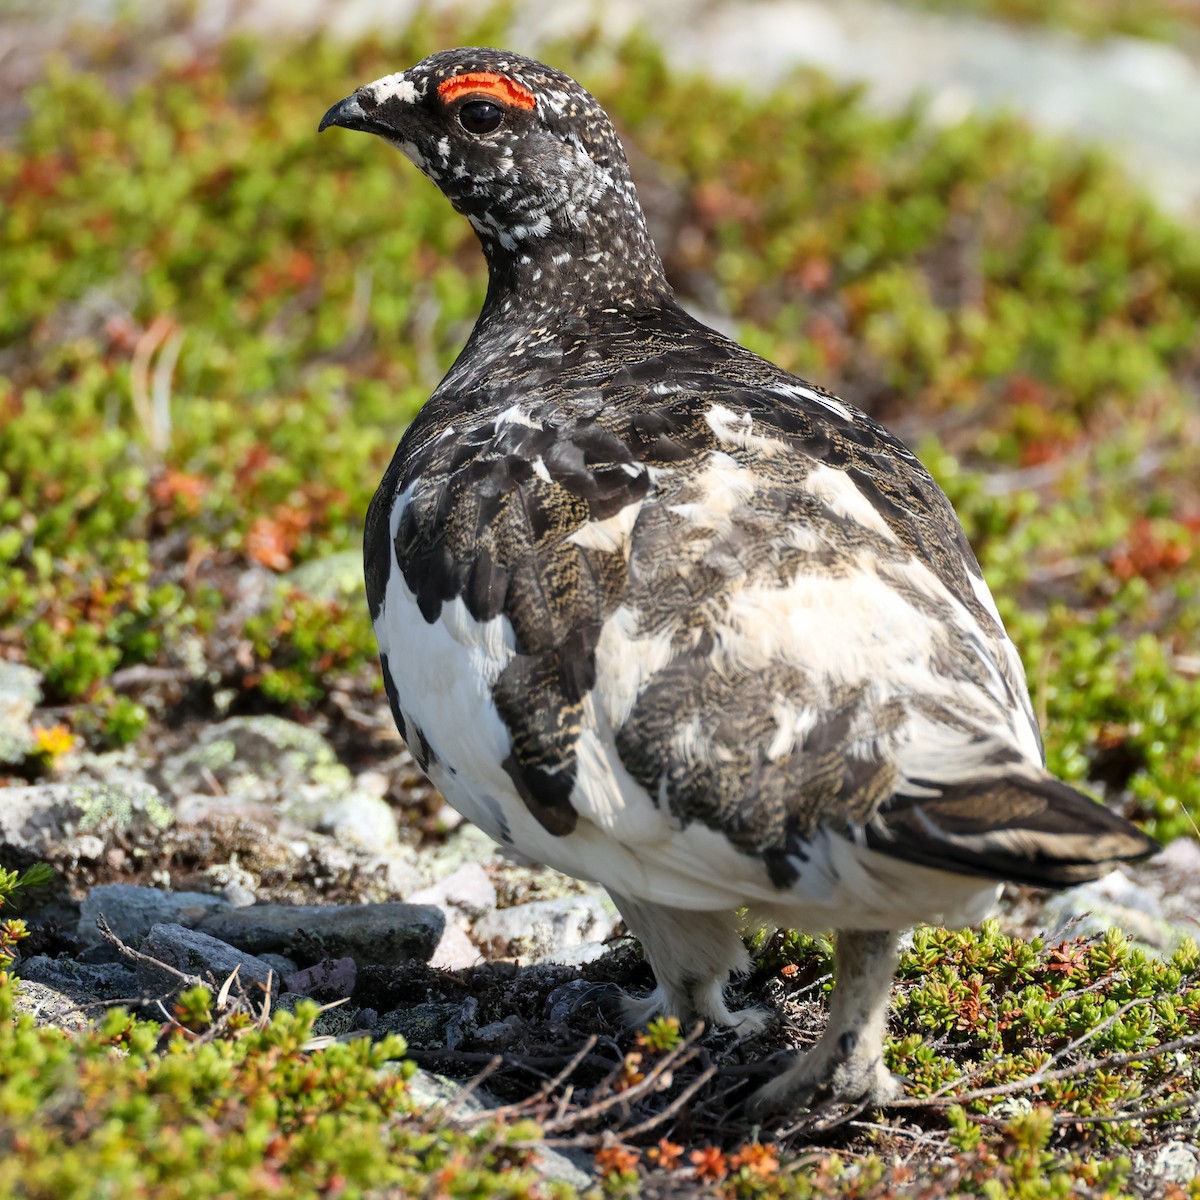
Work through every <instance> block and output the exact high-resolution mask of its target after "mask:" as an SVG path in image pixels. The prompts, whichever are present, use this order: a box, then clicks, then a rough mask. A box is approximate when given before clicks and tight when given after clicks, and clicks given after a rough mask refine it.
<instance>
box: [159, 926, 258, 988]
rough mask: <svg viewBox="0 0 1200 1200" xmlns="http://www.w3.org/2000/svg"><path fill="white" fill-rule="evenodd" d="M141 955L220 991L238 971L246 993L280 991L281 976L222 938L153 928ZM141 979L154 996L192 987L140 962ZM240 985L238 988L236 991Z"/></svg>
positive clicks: (181, 928) (177, 927)
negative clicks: (266, 989)
mask: <svg viewBox="0 0 1200 1200" xmlns="http://www.w3.org/2000/svg"><path fill="white" fill-rule="evenodd" d="M141 951H142V953H143V954H147V955H149V956H150V957H151V958H154V959H157V960H158V961H159V962H161V963H166V964H167V966H170V967H174V968H175V969H176V970H177V971H182V972H184V973H186V974H188V975H193V976H196V977H197V978H198V979H199V981H200V982H201V983H206V984H208V985H209V986H212V987H218V988H219V987H220V986H221V985H222V984H223V983H224V982H225V980H226V979H228V978H229V976H230V975H231V974H232V973H233V971H234V970H235V969H236V970H237V972H238V981H239V982H240V983H241V986H242V988H243V989H245V990H246V991H249V992H253V990H254V985H256V984H261V985H262V986H263V987H268V986H270V987H273V988H277V987H278V984H279V976H278V975H275V974H274V973H273V972H272V970H271V967H270V966H269V965H268V964H267V963H265V962H263V961H262V959H260V958H255V956H254V955H252V954H245V953H243V952H242V951H240V950H237V949H235V948H234V947H233V946H231V945H229V944H228V943H227V942H223V941H221V940H220V939H219V938H215V937H212V936H210V935H209V934H207V933H202V932H200V930H197V929H186V928H184V926H182V925H171V924H161V925H154V926H152V927H151V929H150V932H149V933H147V934H146V937H145V940H144V941H143V942H142V947H141ZM137 971H138V979H139V980H140V981H141V984H142V986H143V987H144V988H146V989H147V990H148V991H151V992H159V993H161V992H175V991H179V990H180V989H181V988H184V987H187V986H189V985H188V984H187V983H186V982H185V981H183V980H181V979H180V978H179V977H178V976H176V975H174V974H173V973H172V972H170V971H164V970H163V969H162V968H161V967H159V966H156V965H155V964H154V963H152V962H145V961H139V962H138V968H137ZM236 986H237V985H236V984H235V987H236Z"/></svg>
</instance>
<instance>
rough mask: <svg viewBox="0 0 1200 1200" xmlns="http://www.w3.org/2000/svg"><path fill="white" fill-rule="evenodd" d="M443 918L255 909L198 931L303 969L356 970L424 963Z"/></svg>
mask: <svg viewBox="0 0 1200 1200" xmlns="http://www.w3.org/2000/svg"><path fill="white" fill-rule="evenodd" d="M445 924H446V919H445V917H444V916H443V914H442V911H441V910H440V909H437V908H432V907H430V906H428V905H420V904H405V903H402V902H400V901H389V902H387V903H384V904H298V905H290V904H255V905H252V906H251V907H250V908H239V909H232V910H230V911H228V912H221V913H213V914H211V915H209V916H207V917H205V918H204V919H203V920H202V921H201V922H199V926H198V927H199V928H200V929H203V930H204V931H205V932H206V933H210V934H212V935H213V936H214V937H218V938H221V939H222V940H223V941H227V942H229V943H230V944H231V945H233V946H238V947H240V948H241V949H242V950H245V951H247V952H248V953H250V954H261V953H264V952H268V951H269V952H274V953H277V954H286V955H287V956H288V957H289V958H293V959H295V960H296V961H297V962H298V963H300V964H302V965H310V964H312V963H314V962H319V961H320V960H321V959H323V958H352V959H354V961H355V962H356V963H358V964H359V965H360V966H361V965H364V964H367V963H380V964H384V965H388V964H394V963H403V962H407V961H408V960H409V959H413V958H418V959H420V960H421V961H422V962H428V961H429V957H430V955H432V954H433V952H434V950H435V949H436V947H437V945H438V942H439V941H441V937H442V932H443V930H444V928H445Z"/></svg>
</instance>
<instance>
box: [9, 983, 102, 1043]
mask: <svg viewBox="0 0 1200 1200" xmlns="http://www.w3.org/2000/svg"><path fill="white" fill-rule="evenodd" d="M13 1009H14V1012H15V1013H16V1014H17V1015H18V1016H19V1015H20V1014H21V1013H28V1014H29V1015H30V1016H31V1017H33V1020H34V1023H35V1024H37V1025H54V1026H56V1027H57V1028H59V1029H65V1030H66V1031H67V1032H69V1033H79V1032H81V1031H82V1030H84V1029H86V1028H87V1027H88V1011H87V1009H86V1008H85V1007H84V1006H83V1005H82V1004H81V1003H80V1001H79V1000H78V999H76V998H75V997H74V996H70V995H67V994H66V993H65V992H60V991H59V990H58V989H57V988H53V987H50V986H49V985H47V984H44V983H39V982H37V981H36V980H34V979H21V980H20V981H19V983H18V985H17V993H16V997H15V1003H14V1005H13Z"/></svg>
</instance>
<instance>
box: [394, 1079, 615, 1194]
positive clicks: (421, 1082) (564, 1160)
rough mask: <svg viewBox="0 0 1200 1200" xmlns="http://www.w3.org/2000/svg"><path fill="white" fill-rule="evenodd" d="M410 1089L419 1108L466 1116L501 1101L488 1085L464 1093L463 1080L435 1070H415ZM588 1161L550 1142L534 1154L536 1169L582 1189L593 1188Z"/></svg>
mask: <svg viewBox="0 0 1200 1200" xmlns="http://www.w3.org/2000/svg"><path fill="white" fill-rule="evenodd" d="M408 1093H409V1096H410V1097H411V1098H412V1101H413V1103H414V1104H416V1105H417V1106H418V1107H419V1108H424V1109H427V1110H428V1109H437V1108H443V1109H445V1110H446V1111H448V1112H453V1113H462V1114H463V1115H464V1116H466V1115H470V1116H475V1115H477V1114H479V1113H485V1112H486V1111H487V1110H488V1109H489V1108H496V1107H498V1106H499V1105H500V1103H501V1101H500V1100H499V1099H497V1098H496V1097H495V1096H494V1095H492V1094H491V1093H490V1092H489V1091H487V1089H486V1088H473V1089H472V1090H471V1092H470V1093H469V1094H464V1090H463V1085H462V1084H461V1083H456V1082H455V1081H454V1080H453V1079H447V1078H446V1076H444V1075H436V1074H434V1073H433V1072H432V1071H422V1070H418V1071H416V1072H414V1073H413V1074H412V1075H411V1076H410V1077H409V1080H408ZM587 1165H588V1164H587V1160H586V1158H585V1157H584V1155H582V1154H580V1153H579V1152H575V1154H574V1156H568V1155H567V1154H563V1153H560V1152H559V1151H557V1150H552V1149H550V1148H549V1147H547V1146H539V1147H538V1149H537V1150H536V1152H535V1153H534V1157H533V1166H534V1169H535V1170H536V1171H537V1173H538V1174H539V1175H541V1176H542V1178H544V1179H547V1180H549V1181H550V1182H553V1183H563V1184H566V1185H567V1186H568V1187H572V1188H575V1189H576V1190H578V1191H580V1192H582V1191H584V1190H586V1189H589V1188H591V1187H592V1184H593V1180H592V1177H591V1175H589V1174H588V1172H587V1170H586V1169H585V1167H586V1166H587ZM589 1194H590V1193H589Z"/></svg>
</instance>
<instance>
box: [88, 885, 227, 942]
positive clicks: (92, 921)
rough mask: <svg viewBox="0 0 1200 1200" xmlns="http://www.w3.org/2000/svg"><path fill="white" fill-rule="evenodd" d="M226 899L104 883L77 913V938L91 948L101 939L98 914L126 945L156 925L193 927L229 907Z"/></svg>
mask: <svg viewBox="0 0 1200 1200" xmlns="http://www.w3.org/2000/svg"><path fill="white" fill-rule="evenodd" d="M231 907H232V906H231V905H230V903H229V901H228V900H224V899H222V898H221V897H220V896H211V895H207V894H205V893H204V892H166V891H163V890H161V889H160V888H150V887H137V886H135V885H134V884H130V883H105V884H100V885H99V886H98V887H94V888H92V890H91V891H90V892H88V894H87V896H86V897H85V898H84V901H83V904H82V906H81V907H80V910H79V930H78V932H79V937H80V938H81V940H82V941H83V942H84V943H85V944H92V945H95V944H97V943H99V942H101V941H102V940H103V939H102V937H101V935H100V931H99V929H97V927H96V918H97V917H99V916H100V915H101V914H103V915H104V919H105V920H106V921H107V922H108V927H109V928H110V929H111V930H112V931H113V933H115V934H116V935H117V937H119V938H120V939H121V940H122V941H123V942H126V943H127V944H133V943H134V942H136V940H137V939H138V938H142V937H144V936H145V935H146V934H147V933H149V932H150V927H151V926H152V925H157V924H159V923H166V924H174V925H186V926H187V927H188V928H194V927H195V926H196V924H197V922H199V921H200V919H201V918H202V917H204V916H205V915H206V914H207V913H211V912H224V911H226V910H228V909H229V908H231Z"/></svg>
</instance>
